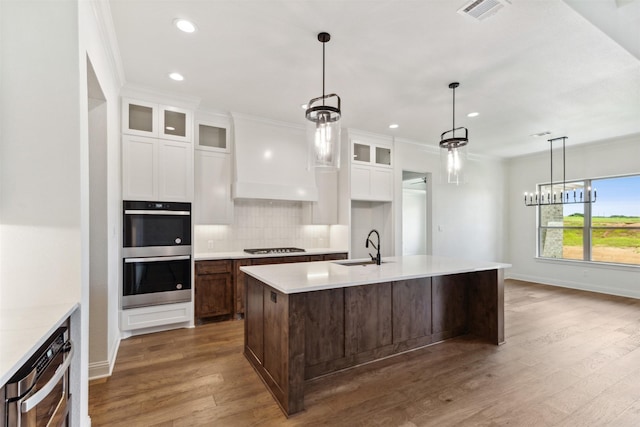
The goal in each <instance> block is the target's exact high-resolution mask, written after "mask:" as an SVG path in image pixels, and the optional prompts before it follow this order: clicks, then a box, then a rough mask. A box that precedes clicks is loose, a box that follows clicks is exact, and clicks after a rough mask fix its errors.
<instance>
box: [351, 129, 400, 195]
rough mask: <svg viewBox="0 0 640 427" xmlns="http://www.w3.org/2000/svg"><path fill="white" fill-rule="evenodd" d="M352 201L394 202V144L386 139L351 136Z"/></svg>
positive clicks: (353, 134)
mask: <svg viewBox="0 0 640 427" xmlns="http://www.w3.org/2000/svg"><path fill="white" fill-rule="evenodd" d="M350 142H351V164H350V166H351V174H350V175H351V199H352V200H369V201H381V202H387V201H388V202H390V201H393V163H392V160H393V144H392V142H391V141H390V140H387V139H386V138H383V137H378V136H372V135H369V134H363V135H360V134H358V133H356V132H353V133H352V134H350Z"/></svg>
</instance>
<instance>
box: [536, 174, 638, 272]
mask: <svg viewBox="0 0 640 427" xmlns="http://www.w3.org/2000/svg"><path fill="white" fill-rule="evenodd" d="M561 187H562V185H558V184H554V186H553V188H551V186H550V185H549V184H546V185H545V184H543V185H539V186H538V190H539V192H540V194H542V195H545V197H547V198H548V199H556V200H560V197H562V198H564V199H565V200H567V199H568V200H570V201H573V200H576V201H580V200H581V199H582V200H584V199H586V198H587V197H589V194H591V197H595V196H597V198H596V202H595V203H575V204H557V205H540V207H539V212H538V239H539V241H538V256H539V257H541V258H559V259H571V260H582V261H594V262H607V263H617V264H631V265H640V175H633V176H624V177H615V178H602V179H592V180H581V181H572V182H567V183H566V185H565V187H564V188H561ZM554 190H555V192H554ZM561 190H562V191H563V192H562V193H561V192H560V191H561Z"/></svg>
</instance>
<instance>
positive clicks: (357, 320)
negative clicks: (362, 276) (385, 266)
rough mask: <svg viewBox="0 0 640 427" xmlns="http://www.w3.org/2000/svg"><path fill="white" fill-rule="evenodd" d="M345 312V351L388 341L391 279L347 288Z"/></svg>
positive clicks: (361, 350)
mask: <svg viewBox="0 0 640 427" xmlns="http://www.w3.org/2000/svg"><path fill="white" fill-rule="evenodd" d="M345 313H346V318H345V328H344V329H345V354H347V355H351V354H358V353H362V352H365V351H368V350H373V349H376V348H380V347H384V346H386V345H389V344H391V342H392V324H391V283H376V284H374V285H364V286H354V287H351V288H346V289H345Z"/></svg>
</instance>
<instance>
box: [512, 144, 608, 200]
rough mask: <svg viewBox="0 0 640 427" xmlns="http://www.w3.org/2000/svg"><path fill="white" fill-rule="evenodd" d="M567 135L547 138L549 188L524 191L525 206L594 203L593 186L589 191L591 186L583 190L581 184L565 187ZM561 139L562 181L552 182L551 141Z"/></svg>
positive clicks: (594, 193)
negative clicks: (558, 190)
mask: <svg viewBox="0 0 640 427" xmlns="http://www.w3.org/2000/svg"><path fill="white" fill-rule="evenodd" d="M566 139H567V137H566V136H561V137H559V138H552V139H549V140H548V141H549V154H550V170H551V180H550V184H549V190H548V191H547V192H546V193H543V192H538V191H536V192H535V193H527V192H525V193H524V204H525V206H544V205H568V204H573V203H595V201H596V197H597V192H596V189H595V188H594V189H593V191H591V187H587V190H586V191H584V188H583V187H582V186H575V185H574V184H571V183H569V185H568V188H567V180H566V171H565V167H566V161H565V158H566V157H565V141H566ZM560 140H562V182H553V143H554V142H555V141H560ZM556 187H560V188H561V190H560V194H558V192H557V190H556Z"/></svg>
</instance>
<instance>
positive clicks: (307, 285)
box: [240, 255, 511, 294]
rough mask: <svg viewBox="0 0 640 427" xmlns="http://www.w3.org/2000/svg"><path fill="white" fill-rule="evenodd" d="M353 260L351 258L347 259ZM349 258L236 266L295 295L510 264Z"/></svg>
mask: <svg viewBox="0 0 640 427" xmlns="http://www.w3.org/2000/svg"><path fill="white" fill-rule="evenodd" d="M349 261H354V260H349ZM349 261H317V262H307V263H293V264H276V265H260V266H247V267H241V268H240V269H241V270H242V271H243V272H245V273H246V274H249V275H250V276H252V277H255V278H256V279H258V280H260V281H261V282H263V283H266V284H267V285H269V286H271V287H272V288H274V289H276V290H278V291H280V292H282V293H284V294H295V293H301V292H312V291H320V290H326V289H337V288H345V287H350V286H359V285H368V284H373V283H383V282H391V281H399V280H408V279H416V278H420V277H434V276H444V275H450V274H460V273H470V272H474V271H486V270H496V269H506V268H510V267H511V264H505V263H500V262H486V261H473V260H464V259H458V258H448V257H438V256H431V255H411V256H402V257H386V258H383V260H382V261H383V263H382V265H379V266H378V265H375V264H370V265H365V266H361V265H354V266H346V265H341V263H345V262H349Z"/></svg>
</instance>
